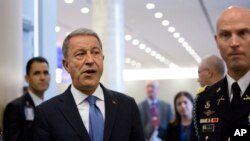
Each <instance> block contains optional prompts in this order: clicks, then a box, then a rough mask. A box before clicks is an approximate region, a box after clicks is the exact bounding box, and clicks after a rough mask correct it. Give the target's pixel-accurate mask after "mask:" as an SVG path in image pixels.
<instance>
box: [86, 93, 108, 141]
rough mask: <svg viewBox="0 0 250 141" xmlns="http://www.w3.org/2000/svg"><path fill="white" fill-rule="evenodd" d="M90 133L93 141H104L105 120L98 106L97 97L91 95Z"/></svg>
mask: <svg viewBox="0 0 250 141" xmlns="http://www.w3.org/2000/svg"><path fill="white" fill-rule="evenodd" d="M87 100H88V102H89V135H90V139H91V141H103V132H104V120H103V117H102V113H101V111H100V109H99V108H98V107H97V106H96V97H95V96H92V95H91V96H89V97H88V98H87Z"/></svg>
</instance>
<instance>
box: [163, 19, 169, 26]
mask: <svg viewBox="0 0 250 141" xmlns="http://www.w3.org/2000/svg"><path fill="white" fill-rule="evenodd" d="M161 24H162V25H163V26H168V25H169V24H170V23H169V21H168V20H163V21H162V22H161Z"/></svg>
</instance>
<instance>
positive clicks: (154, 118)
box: [151, 102, 158, 128]
mask: <svg viewBox="0 0 250 141" xmlns="http://www.w3.org/2000/svg"><path fill="white" fill-rule="evenodd" d="M151 114H152V122H153V126H154V128H157V127H158V114H157V110H156V105H155V103H154V102H152V105H151Z"/></svg>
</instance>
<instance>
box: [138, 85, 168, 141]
mask: <svg viewBox="0 0 250 141" xmlns="http://www.w3.org/2000/svg"><path fill="white" fill-rule="evenodd" d="M159 88H160V85H159V81H156V80H148V81H146V93H147V99H145V100H144V101H142V102H141V103H140V104H139V111H140V116H141V120H142V125H143V128H144V134H145V137H146V139H147V140H150V141H154V140H160V138H158V137H157V136H158V129H159V131H160V134H161V133H164V132H166V130H167V127H168V124H169V122H170V121H171V120H172V119H173V112H172V109H171V106H170V104H169V103H167V102H164V101H162V100H159V99H158V98H157V94H158V92H159ZM154 108H155V110H154ZM154 112H156V113H154ZM160 136H161V135H160Z"/></svg>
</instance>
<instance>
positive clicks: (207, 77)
mask: <svg viewBox="0 0 250 141" xmlns="http://www.w3.org/2000/svg"><path fill="white" fill-rule="evenodd" d="M198 76H199V78H198V82H199V83H200V85H201V87H204V86H206V85H207V86H211V85H213V84H214V83H216V82H218V81H219V80H221V79H222V78H223V77H224V76H225V65H224V62H223V60H222V59H221V58H220V57H218V56H216V55H209V56H206V57H204V58H203V59H202V61H201V63H200V64H199V68H198Z"/></svg>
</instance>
